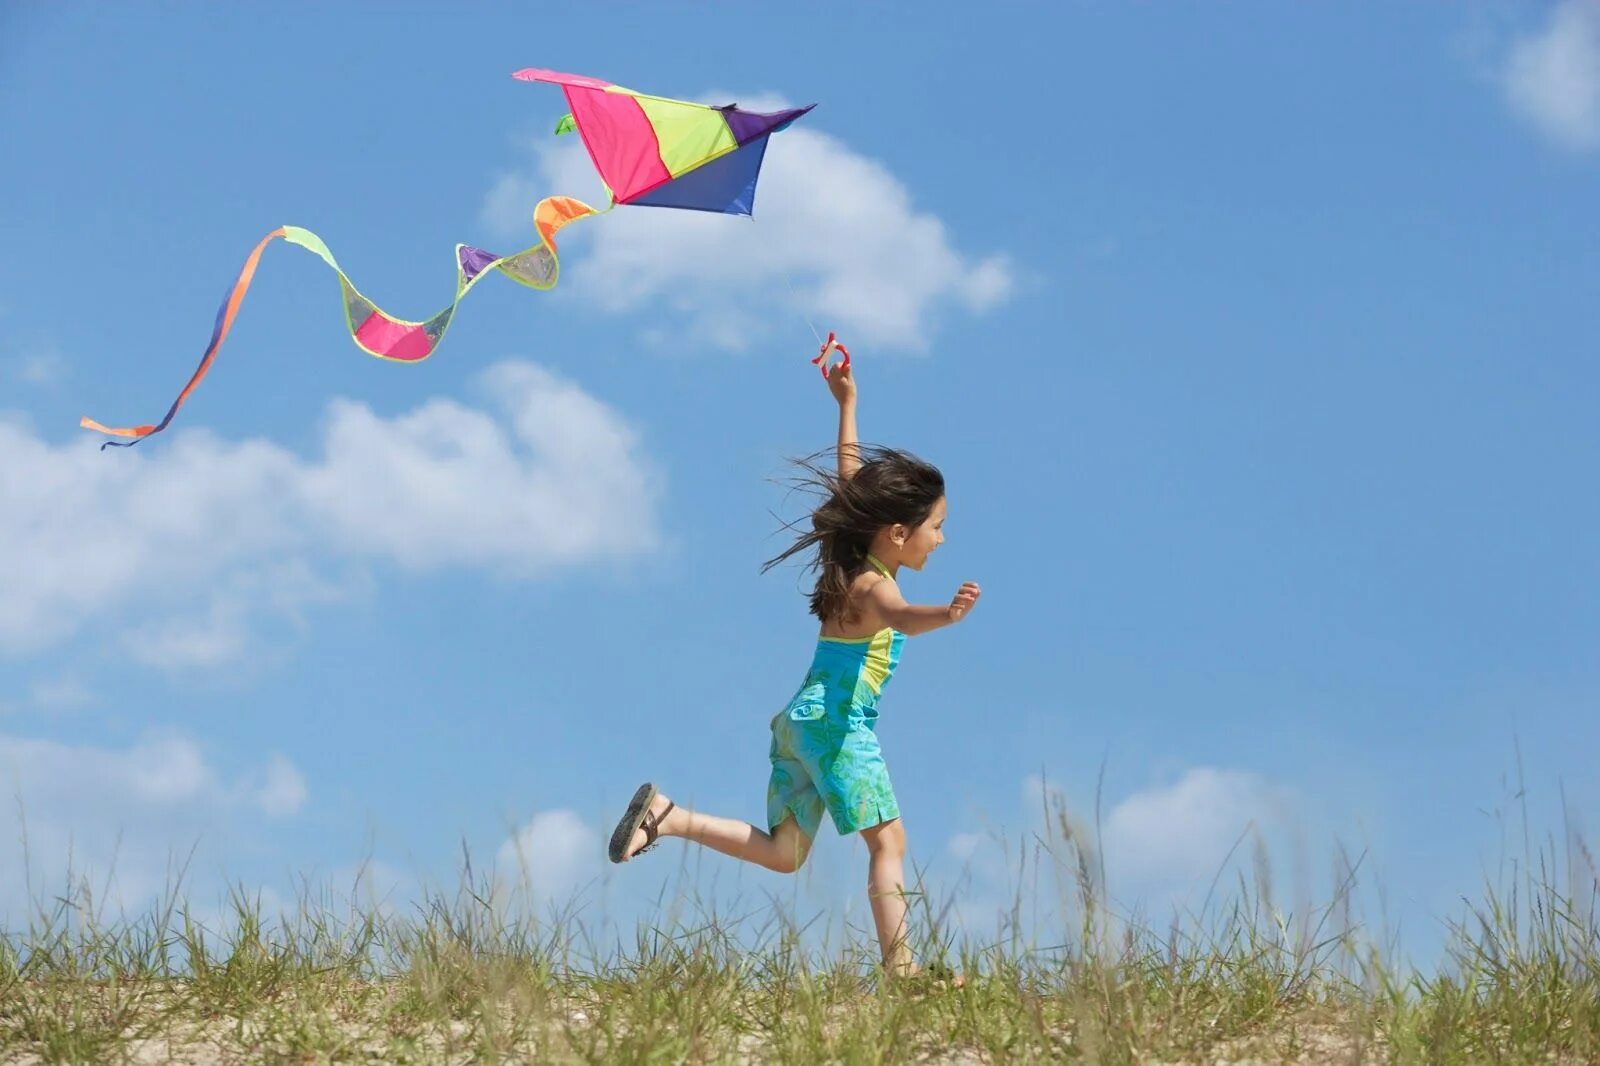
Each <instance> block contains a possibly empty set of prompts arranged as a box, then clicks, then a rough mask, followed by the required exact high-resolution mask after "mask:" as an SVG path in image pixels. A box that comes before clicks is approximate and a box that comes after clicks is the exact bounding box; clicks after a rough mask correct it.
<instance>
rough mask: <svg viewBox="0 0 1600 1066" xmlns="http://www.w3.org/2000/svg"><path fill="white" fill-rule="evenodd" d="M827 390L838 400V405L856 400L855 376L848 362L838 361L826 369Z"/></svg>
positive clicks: (841, 405)
mask: <svg viewBox="0 0 1600 1066" xmlns="http://www.w3.org/2000/svg"><path fill="white" fill-rule="evenodd" d="M827 381H828V391H829V392H831V393H833V398H834V399H835V400H838V401H839V406H840V407H843V406H845V405H846V404H852V403H855V402H856V376H855V374H854V373H853V372H852V370H851V369H850V366H849V364H847V363H840V364H839V365H837V366H835V367H833V368H832V369H830V370H829V371H828V378H827Z"/></svg>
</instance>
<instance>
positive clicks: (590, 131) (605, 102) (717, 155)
mask: <svg viewBox="0 0 1600 1066" xmlns="http://www.w3.org/2000/svg"><path fill="white" fill-rule="evenodd" d="M511 76H512V77H513V78H516V79H517V80H519V81H542V82H549V83H550V84H552V85H559V86H561V91H562V92H564V93H565V94H566V96H567V106H568V107H570V108H571V109H572V113H571V114H570V115H567V116H565V117H564V118H563V119H562V121H561V122H560V124H558V125H557V127H556V132H557V133H562V132H565V131H566V130H567V129H568V128H569V123H570V125H571V126H576V127H577V133H578V136H579V137H580V138H582V140H583V146H584V147H585V148H587V149H588V151H589V158H590V159H591V160H593V161H594V168H595V169H596V170H598V171H599V172H600V178H601V180H602V181H604V182H605V183H606V188H607V189H609V190H610V192H611V199H612V202H613V203H618V204H637V205H640V206H642V207H679V208H688V209H689V210H692V211H720V212H722V213H724V214H730V215H748V214H750V213H751V212H752V211H753V210H754V208H755V197H756V178H757V177H759V176H760V173H761V161H762V158H763V157H764V156H765V155H766V151H767V138H768V137H770V136H772V135H773V134H774V133H777V132H778V131H779V130H782V129H784V128H785V127H787V126H788V125H789V124H790V123H791V122H793V121H794V120H795V119H797V118H799V117H800V116H802V115H804V114H805V113H806V112H807V111H810V110H811V108H813V107H815V106H816V105H815V104H810V105H808V106H806V107H792V108H787V109H785V110H782V111H770V112H762V111H745V110H743V109H742V108H740V107H739V106H738V105H737V104H727V105H725V106H723V107H712V106H711V105H709V104H693V103H689V102H688V101H686V100H668V99H666V98H664V97H660V96H648V95H646V94H644V93H640V92H634V91H633V90H632V89H624V88H623V87H622V86H620V85H612V84H611V83H610V82H608V81H600V80H599V79H598V78H586V77H584V76H583V75H581V74H562V73H559V72H557V71H554V70H539V69H537V68H535V67H528V68H527V69H525V70H519V71H517V72H516V73H515V74H513V75H511Z"/></svg>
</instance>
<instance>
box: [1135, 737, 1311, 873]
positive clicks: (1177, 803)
mask: <svg viewBox="0 0 1600 1066" xmlns="http://www.w3.org/2000/svg"><path fill="white" fill-rule="evenodd" d="M1293 804H1294V796H1293V793H1291V792H1290V791H1289V790H1288V789H1286V788H1284V787H1282V786H1279V785H1274V784H1272V783H1271V782H1269V781H1267V780H1266V779H1265V778H1262V777H1259V776H1257V775H1255V774H1250V773H1245V772H1242V771H1239V770H1223V769H1218V768H1215V767H1209V766H1201V767H1195V768H1194V769H1191V770H1188V771H1187V772H1185V773H1184V774H1183V776H1182V777H1180V778H1178V780H1176V781H1174V782H1172V783H1171V784H1168V785H1161V786H1157V787H1155V788H1150V789H1146V790H1144V791H1142V792H1136V793H1134V794H1133V795H1131V796H1129V797H1127V798H1126V799H1124V800H1122V801H1121V802H1120V803H1118V804H1117V805H1116V806H1115V807H1113V808H1112V809H1111V813H1110V814H1109V815H1107V817H1106V822H1105V848H1106V857H1107V862H1108V863H1109V864H1111V866H1112V869H1113V874H1112V876H1113V877H1117V876H1119V875H1120V876H1121V877H1123V878H1125V879H1127V880H1128V881H1130V882H1133V883H1138V884H1144V885H1154V886H1161V887H1166V888H1184V887H1185V886H1193V885H1196V884H1202V887H1203V883H1209V879H1210V878H1211V877H1212V876H1213V875H1214V874H1215V873H1216V872H1217V870H1218V868H1220V867H1221V866H1222V864H1223V862H1224V861H1225V860H1226V859H1227V857H1228V853H1229V851H1230V849H1232V848H1233V846H1234V844H1235V843H1237V842H1238V841H1239V840H1240V838H1241V837H1242V836H1245V835H1246V834H1247V832H1248V831H1250V830H1252V829H1253V830H1256V831H1258V832H1260V833H1262V834H1263V835H1265V834H1267V833H1270V832H1272V831H1275V830H1277V829H1280V828H1282V827H1284V826H1286V825H1287V824H1288V822H1289V820H1290V817H1291V812H1292V809H1293Z"/></svg>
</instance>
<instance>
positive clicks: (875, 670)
mask: <svg viewBox="0 0 1600 1066" xmlns="http://www.w3.org/2000/svg"><path fill="white" fill-rule="evenodd" d="M867 562H868V563H870V564H871V565H872V567H873V569H875V570H877V571H878V573H880V574H882V575H883V576H884V577H887V578H889V579H890V580H893V576H892V575H891V574H890V573H889V569H888V567H886V566H884V565H883V563H881V562H879V561H878V559H877V558H876V557H875V556H872V555H868V556H867ZM905 642H906V635H905V634H904V633H901V632H900V631H899V630H896V629H890V628H888V627H885V628H883V629H880V630H878V631H877V632H876V633H874V634H872V636H870V637H859V638H854V639H847V638H844V637H819V638H817V650H816V654H815V655H814V656H812V659H811V669H810V670H808V671H807V672H806V679H805V682H804V683H803V684H802V685H801V686H800V691H799V692H796V693H795V695H794V698H793V699H792V700H790V701H789V708H788V714H789V717H790V718H792V719H795V720H797V721H807V720H811V719H817V718H822V717H823V716H824V715H826V714H827V713H828V711H829V710H833V711H834V712H836V713H838V714H841V715H850V714H852V713H854V714H867V715H868V716H869V717H876V713H875V712H876V708H877V705H878V697H879V696H881V695H882V694H883V689H884V686H886V685H887V684H888V683H889V678H891V677H893V676H894V669H895V667H896V666H898V665H899V663H900V649H901V647H902V646H903V645H904V644H905Z"/></svg>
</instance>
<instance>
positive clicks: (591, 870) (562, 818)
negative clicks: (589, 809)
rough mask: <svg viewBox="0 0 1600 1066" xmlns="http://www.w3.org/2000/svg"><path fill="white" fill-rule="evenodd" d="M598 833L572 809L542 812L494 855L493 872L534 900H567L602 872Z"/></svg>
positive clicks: (504, 883)
mask: <svg viewBox="0 0 1600 1066" xmlns="http://www.w3.org/2000/svg"><path fill="white" fill-rule="evenodd" d="M601 856H602V847H601V841H600V834H599V833H598V832H596V831H595V830H593V829H591V828H589V826H588V825H586V824H585V823H584V821H583V819H582V818H580V817H578V815H577V814H576V813H575V812H573V811H570V810H554V811H541V812H540V813H539V814H536V815H534V816H533V818H532V819H530V820H529V821H528V823H527V824H526V825H524V826H523V827H522V828H521V829H519V830H517V832H516V833H514V834H513V835H512V836H511V838H510V839H509V840H507V841H506V842H505V843H504V844H502V845H500V850H499V852H498V853H497V854H496V855H495V874H496V877H497V879H498V880H499V882H500V883H501V884H502V885H503V886H505V887H511V886H515V887H516V888H517V889H519V890H521V891H523V892H526V893H527V894H528V895H529V896H530V897H531V898H532V900H533V901H534V902H536V903H541V904H542V903H550V902H554V903H557V904H561V903H565V902H566V901H567V900H568V899H569V898H571V896H572V894H573V893H574V892H575V891H576V890H577V889H578V888H580V887H582V886H583V885H584V884H586V883H587V882H588V881H590V880H592V879H593V878H595V877H597V876H599V874H600V872H601V862H600V860H601Z"/></svg>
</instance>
